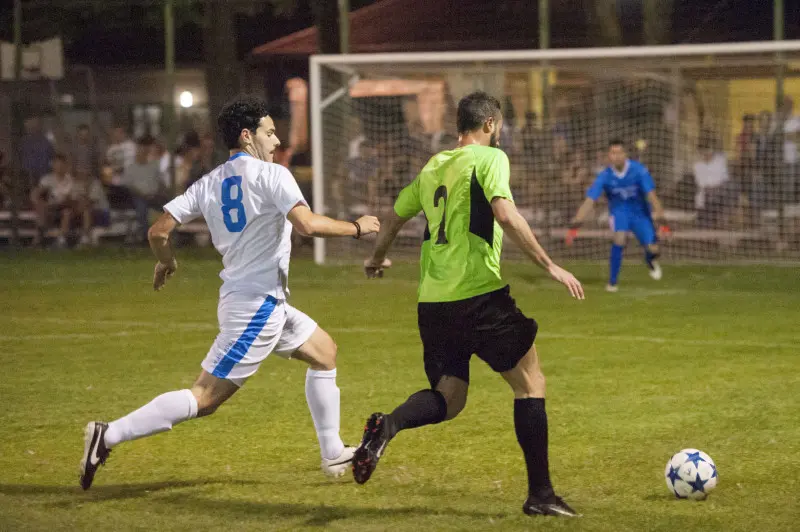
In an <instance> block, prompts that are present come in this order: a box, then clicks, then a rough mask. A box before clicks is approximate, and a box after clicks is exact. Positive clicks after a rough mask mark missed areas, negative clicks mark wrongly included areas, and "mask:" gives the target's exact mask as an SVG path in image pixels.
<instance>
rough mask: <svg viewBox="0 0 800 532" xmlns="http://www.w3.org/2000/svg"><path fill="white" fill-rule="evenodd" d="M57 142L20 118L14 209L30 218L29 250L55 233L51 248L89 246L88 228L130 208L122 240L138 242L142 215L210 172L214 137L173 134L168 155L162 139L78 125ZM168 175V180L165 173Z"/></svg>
mask: <svg viewBox="0 0 800 532" xmlns="http://www.w3.org/2000/svg"><path fill="white" fill-rule="evenodd" d="M64 137H65V138H66V139H67V140H66V141H63V142H61V143H60V144H59V143H58V142H56V141H55V139H54V137H53V136H52V135H48V134H46V133H45V131H44V130H43V127H42V122H41V120H40V119H39V118H37V117H31V118H29V119H27V120H26V121H25V134H24V135H23V136H22V137H21V139H20V143H19V163H20V167H21V179H20V180H19V182H18V184H19V187H20V189H21V190H20V192H21V194H20V195H19V197H20V199H21V200H22V202H23V203H22V204H21V205H19V207H20V210H26V209H30V210H33V211H34V212H35V213H36V226H37V234H36V236H35V237H34V239H33V244H34V245H43V244H44V243H45V240H46V238H45V237H46V235H47V234H48V233H49V232H50V230H51V229H56V232H57V236H56V239H55V245H56V246H58V247H64V246H67V245H68V243H70V242H71V241H73V239H72V238H70V237H72V236H74V237H75V238H74V241H75V242H76V243H77V245H79V246H88V245H96V244H97V239H96V238H93V235H94V234H95V232H94V231H93V229H94V228H95V227H104V226H108V225H109V224H110V221H111V211H112V210H117V211H127V210H134V211H135V213H136V218H135V221H132V222H131V223H129V224H128V229H127V234H126V235H125V238H126V241H127V242H129V243H143V242H145V241H146V237H147V228H148V225H149V224H148V221H149V215H150V211H151V210H152V209H160V208H161V206H162V205H163V204H164V203H165V202H166V201H168V200H169V199H170V198H171V197H172V196H173V195H174V194H175V193H181V192H182V191H183V190H185V189H186V187H188V186H189V185H191V184H192V183H193V182H194V181H196V180H197V179H199V178H200V177H202V176H203V175H204V174H205V173H207V172H208V171H210V170H211V169H212V168H213V166H214V163H215V162H216V161H215V160H214V149H215V143H214V139H213V137H212V136H210V135H203V136H201V135H199V134H198V133H196V132H194V131H190V132H188V133H185V134H183V135H182V136H181V140H180V143H179V147H178V148H177V150H176V153H175V155H174V157H173V161H174V162H173V164H174V174H173V171H172V169H171V167H170V154H169V153H168V151H167V147H166V143H165V142H164V140H163V139H159V138H155V137H152V136H149V135H145V136H142V137H139V138H137V139H131V138H130V137H129V136H128V133H127V131H126V129H125V128H124V127H122V126H114V127H112V128H111V129H110V130H109V131H108V132H107V135H106V134H105V132H99V131H98V132H95V131H92V129H91V128H90V126H89V125H87V124H80V125H78V126H77V127H76V128H75V130H74V131H73V132H68V134H67V135H64ZM7 166H8V161H7V157H6V156H4V155H1V154H0V202H2V207H3V208H8V207H10V202H11V201H12V194H11V192H12V188H13V187H12V183H11V176H10V172H9V171H8V169H7ZM173 175H174V176H175V179H174V181H173V178H172V176H173Z"/></svg>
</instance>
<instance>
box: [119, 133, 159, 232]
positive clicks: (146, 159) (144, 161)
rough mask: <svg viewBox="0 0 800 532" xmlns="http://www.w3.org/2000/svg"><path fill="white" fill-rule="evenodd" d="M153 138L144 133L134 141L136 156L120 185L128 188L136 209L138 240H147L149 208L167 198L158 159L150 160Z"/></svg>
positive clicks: (155, 206)
mask: <svg viewBox="0 0 800 532" xmlns="http://www.w3.org/2000/svg"><path fill="white" fill-rule="evenodd" d="M153 144H154V140H153V138H152V137H150V136H147V135H145V136H144V137H140V138H139V139H138V140H137V141H136V157H135V159H134V161H133V163H132V164H130V165H129V166H128V167H127V168H126V169H125V172H124V173H123V174H122V185H123V186H124V187H125V188H126V189H127V190H128V192H129V193H130V195H131V198H132V200H133V208H134V209H135V210H136V222H137V224H138V226H139V234H138V241H139V242H146V241H147V229H148V228H149V226H150V224H149V213H150V208H151V207H152V208H161V207H162V206H163V205H164V203H166V202H167V200H168V198H167V195H166V188H165V187H164V183H163V182H162V180H161V172H160V170H159V161H157V160H155V161H154V160H152V158H151V155H152V151H153Z"/></svg>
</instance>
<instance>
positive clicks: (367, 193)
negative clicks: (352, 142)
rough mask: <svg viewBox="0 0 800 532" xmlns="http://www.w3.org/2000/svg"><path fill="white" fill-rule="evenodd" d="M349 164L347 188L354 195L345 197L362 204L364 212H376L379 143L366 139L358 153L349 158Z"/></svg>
mask: <svg viewBox="0 0 800 532" xmlns="http://www.w3.org/2000/svg"><path fill="white" fill-rule="evenodd" d="M347 166H348V170H349V171H348V176H349V185H348V186H347V190H348V191H349V192H351V194H352V195H353V196H354V197H351V198H345V200H346V201H347V204H348V205H351V206H356V205H360V208H361V210H363V211H364V212H375V211H376V210H377V208H378V183H379V181H380V175H379V174H380V171H381V160H380V157H379V146H378V144H377V143H376V142H375V141H372V140H364V142H363V143H360V144H359V145H358V149H357V151H356V155H355V156H354V157H350V158H349V159H348V161H347ZM359 212H361V211H359Z"/></svg>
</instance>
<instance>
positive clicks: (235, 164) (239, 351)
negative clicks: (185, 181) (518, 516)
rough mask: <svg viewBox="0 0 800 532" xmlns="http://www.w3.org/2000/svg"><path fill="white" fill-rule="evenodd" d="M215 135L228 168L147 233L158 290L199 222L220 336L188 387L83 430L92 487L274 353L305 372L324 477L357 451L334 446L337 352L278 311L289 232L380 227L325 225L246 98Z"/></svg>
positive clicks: (262, 115)
mask: <svg viewBox="0 0 800 532" xmlns="http://www.w3.org/2000/svg"><path fill="white" fill-rule="evenodd" d="M218 126H219V129H220V132H221V134H222V136H223V138H224V140H225V143H226V145H227V146H228V148H229V149H230V155H231V156H230V159H228V161H227V162H225V163H224V164H222V165H220V166H218V167H217V168H215V169H214V170H212V171H211V173H209V174H207V175H205V176H203V178H202V179H200V180H199V181H197V182H196V183H194V184H193V185H192V186H191V187H189V189H188V190H187V191H186V193H185V194H183V195H181V196H178V197H177V198H175V199H174V200H172V201H170V202H169V203H167V204H166V205H165V206H164V211H165V212H164V214H162V215H161V217H160V218H159V219H158V221H156V222H155V224H153V226H152V227H151V228H150V231H149V234H148V237H149V240H150V247H151V248H152V250H153V252H154V253H155V255H156V257H157V258H158V262H157V263H156V266H155V274H154V276H153V288H155V289H156V290H160V289H161V288H162V287H163V286H164V283H165V282H166V281H167V279H169V278H170V277H171V276H172V275H173V274H174V273H175V271H176V269H177V262H176V260H175V256H174V255H173V253H172V250H171V249H170V246H169V235H170V233H171V232H172V231H173V230H174V229H175V227H177V226H178V225H179V224H183V223H187V222H189V221H191V220H194V219H195V218H198V217H200V216H203V218H205V220H206V223H207V224H208V228H209V230H210V232H211V238H212V241H213V243H214V247H216V249H217V251H219V252H220V254H221V255H222V263H223V266H224V269H223V270H222V273H221V274H220V277H221V278H222V281H223V283H222V287H221V288H220V299H219V306H218V309H217V316H218V318H219V326H220V332H219V335H218V336H217V338H216V340H215V341H214V343H213V345H212V346H211V349H210V350H209V352H208V355H207V356H206V358H205V360H204V361H203V363H202V368H203V370H202V371H201V373H200V376H199V377H198V378H197V380H196V381H195V383H194V385H193V386H192V387H191V389H185V390H177V391H172V392H167V393H165V394H163V395H159V396H158V397H156V398H155V399H153V400H152V401H151V402H149V403H148V404H146V405H144V406H143V407H141V408H139V409H138V410H136V411H134V412H131V413H130V414H128V415H126V416H124V417H122V418H120V419H118V420H116V421H112V422H111V423H108V424H107V423H103V422H99V421H94V422H91V423H89V424H88V425H87V426H86V431H85V445H84V455H83V460H82V461H81V475H80V484H81V487H83V489H89V487H90V486H91V485H92V481H93V480H94V475H95V472H96V471H97V469H98V467H99V466H100V465H101V464H105V461H106V458H107V457H108V455H109V453H110V452H111V449H112V448H113V447H115V446H116V445H118V444H120V443H122V442H126V441H130V440H135V439H137V438H142V437H145V436H149V435H151V434H156V433H159V432H164V431H167V430H170V429H171V428H172V427H173V426H175V425H177V424H178V423H181V422H183V421H186V420H189V419H192V418H195V417H201V416H207V415H209V414H212V413H213V412H214V411H215V410H216V409H217V408H219V406H220V405H221V404H222V403H224V402H225V401H226V400H227V399H228V398H230V397H231V396H232V395H233V394H234V393H236V391H237V390H238V389H239V388H240V387H241V386H242V385H243V384H244V382H245V381H246V380H247V379H248V378H249V377H250V376H252V375H253V374H254V373H255V372H256V371H257V370H258V367H259V366H260V365H261V363H262V362H263V361H264V360H265V359H266V358H267V356H268V355H269V354H270V353H275V354H277V355H279V356H283V357H287V358H288V357H291V358H296V359H298V360H302V361H303V362H306V363H307V364H308V365H309V369H308V373H307V374H306V399H307V401H308V407H309V410H310V411H311V417H312V419H313V422H314V427H315V429H316V432H317V437H318V439H319V444H320V451H321V454H322V470H323V472H324V473H325V474H326V475H329V476H335V477H338V476H341V475H343V474H344V473H345V471H346V469H347V466H348V462H350V461H351V459H352V456H353V451H354V448H352V447H345V445H344V444H343V443H342V440H341V438H340V437H339V388H338V387H337V386H336V344H335V343H334V342H333V339H332V338H331V337H330V336H329V335H328V334H327V333H326V332H325V331H323V330H322V329H321V328H320V327H318V326H317V324H316V323H315V322H314V320H312V319H311V318H309V317H308V316H306V315H305V314H303V313H302V312H300V311H299V310H297V309H295V308H293V307H292V306H291V305H289V304H288V303H287V301H286V298H287V296H288V295H289V290H288V288H287V279H288V273H289V255H290V251H291V241H290V237H291V232H292V227H294V229H295V230H297V231H298V232H299V233H301V234H303V235H307V236H315V237H333V236H352V237H355V238H359V237H360V236H362V235H366V234H370V233H375V232H377V231H378V230H379V229H380V223H379V222H378V219H377V218H375V217H373V216H363V217H361V218H359V219H358V220H357V221H355V222H345V221H338V220H333V219H331V218H327V217H325V216H320V215H317V214H314V213H312V212H311V210H310V209H309V208H308V205H307V203H306V201H305V199H304V198H303V195H302V193H301V192H300V189H299V187H298V186H297V182H296V181H295V179H294V177H293V176H292V174H291V173H290V172H289V170H287V169H286V168H284V167H282V166H279V165H277V164H273V162H272V157H273V153H274V152H275V149H276V148H277V147H278V146H279V145H280V142H279V140H278V138H277V137H276V136H275V124H274V123H273V121H272V118H270V117H269V116H268V110H267V106H266V104H265V103H264V102H263V101H261V100H259V99H256V98H251V97H242V98H239V99H236V100H234V101H232V102H230V103H229V104H227V105H226V106H225V108H224V109H223V110H222V112H221V113H220V116H219V118H218Z"/></svg>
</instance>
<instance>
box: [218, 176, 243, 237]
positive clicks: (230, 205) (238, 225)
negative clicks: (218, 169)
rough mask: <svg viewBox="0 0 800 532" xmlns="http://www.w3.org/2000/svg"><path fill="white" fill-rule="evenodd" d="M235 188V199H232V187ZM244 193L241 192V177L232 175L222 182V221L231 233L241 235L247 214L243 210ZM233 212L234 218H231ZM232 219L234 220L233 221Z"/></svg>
mask: <svg viewBox="0 0 800 532" xmlns="http://www.w3.org/2000/svg"><path fill="white" fill-rule="evenodd" d="M234 186H235V187H236V197H235V198H234V197H233V187H234ZM243 199H244V191H243V190H242V176H240V175H232V176H230V177H228V178H226V179H225V180H223V181H222V220H223V221H224V222H225V227H227V228H228V231H230V232H231V233H241V232H242V230H243V229H244V226H245V225H246V224H247V214H246V213H245V210H244V204H243V203H242V200H243ZM231 211H235V212H236V214H235V216H231ZM234 217H235V218H236V220H235V221H234Z"/></svg>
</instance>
